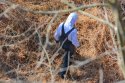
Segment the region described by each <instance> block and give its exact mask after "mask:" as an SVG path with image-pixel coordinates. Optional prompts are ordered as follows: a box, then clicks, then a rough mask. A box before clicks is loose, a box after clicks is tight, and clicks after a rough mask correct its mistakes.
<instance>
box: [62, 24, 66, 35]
mask: <svg viewBox="0 0 125 83" xmlns="http://www.w3.org/2000/svg"><path fill="white" fill-rule="evenodd" d="M62 35H65V31H64V23H63V25H62Z"/></svg>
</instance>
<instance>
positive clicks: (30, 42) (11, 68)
mask: <svg viewBox="0 0 125 83" xmlns="http://www.w3.org/2000/svg"><path fill="white" fill-rule="evenodd" d="M12 1H13V3H14V4H19V5H20V6H21V7H22V6H24V7H27V8H29V9H33V10H60V9H67V8H68V6H67V5H64V4H63V3H61V2H60V1H59V0H53V1H51V0H49V1H46V0H42V1H41V0H30V1H28V0H26V1H25V0H12ZM69 1H70V2H72V0H69ZM74 1H75V2H74V3H75V4H83V3H84V4H90V3H97V2H102V1H101V0H89V1H87V0H85V1H83V0H74ZM41 2H43V3H41ZM46 4H47V5H46ZM7 8H10V5H6V4H2V3H0V10H1V11H0V12H3V11H4V10H6V9H7ZM106 10H107V13H108V19H109V21H110V22H111V23H114V22H113V16H112V13H111V11H110V10H109V9H106ZM85 12H88V13H91V14H93V15H95V16H98V17H100V18H102V19H105V15H104V10H103V8H101V7H94V8H88V9H85ZM68 14H69V13H66V14H59V15H57V16H56V15H55V18H53V16H54V15H40V14H37V15H36V14H32V13H29V12H26V11H24V10H22V9H21V8H19V7H18V6H17V7H16V8H14V9H13V8H12V9H11V10H10V11H9V12H7V13H6V15H2V16H0V72H1V74H0V79H1V80H3V81H4V80H6V82H10V83H12V82H13V83H14V82H15V83H16V81H14V80H12V81H10V80H11V79H12V78H14V79H15V78H16V79H19V80H21V81H22V80H23V81H26V82H29V83H31V82H34V83H35V82H40V81H43V83H49V82H52V81H53V80H52V78H55V79H54V81H55V82H54V83H56V82H57V83H99V82H101V81H100V79H103V83H114V82H117V81H120V80H123V76H122V73H121V71H120V70H119V67H118V64H117V57H116V56H117V55H116V53H115V52H114V45H113V41H112V37H111V32H110V29H109V28H108V26H107V25H104V24H102V23H100V22H99V21H96V20H94V19H92V18H90V17H87V16H84V15H82V14H80V13H79V19H78V22H77V25H76V26H77V30H78V38H79V41H80V48H78V49H77V53H78V54H76V55H75V56H74V61H73V65H75V62H76V63H77V61H79V63H78V64H80V63H84V61H86V63H85V64H84V65H83V64H82V65H81V66H80V67H78V68H74V67H73V68H72V67H71V68H70V72H68V75H67V78H66V79H65V80H64V79H61V78H60V77H59V76H58V72H59V69H60V64H61V60H62V57H61V56H62V55H63V53H64V51H63V50H60V51H59V53H56V54H55V55H56V56H57V57H56V58H55V59H54V62H53V61H51V59H52V57H53V54H54V53H55V51H57V49H58V48H57V47H58V46H57V45H56V44H55V42H54V39H53V34H54V31H55V29H56V28H57V27H58V25H59V24H60V22H62V21H65V19H66V17H67V16H68ZM52 19H53V20H52ZM52 21H53V23H50V22H52ZM49 24H50V27H49ZM51 26H52V27H51ZM48 28H50V29H51V30H50V32H49V34H50V35H49V40H50V41H49V42H47V43H46V39H47V38H46V33H47V29H48ZM45 44H46V45H45ZM44 45H45V46H44ZM49 60H50V61H49ZM87 61H88V62H87ZM50 62H53V63H50ZM78 64H77V65H78ZM75 66H76V65H75ZM100 72H103V73H100ZM52 75H53V77H52ZM23 81H22V82H23Z"/></svg>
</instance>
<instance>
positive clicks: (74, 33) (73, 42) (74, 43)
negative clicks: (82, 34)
mask: <svg viewBox="0 0 125 83" xmlns="http://www.w3.org/2000/svg"><path fill="white" fill-rule="evenodd" d="M72 44H73V45H74V46H75V47H79V46H80V44H79V41H78V38H77V30H76V29H75V30H74V31H73V32H72Z"/></svg>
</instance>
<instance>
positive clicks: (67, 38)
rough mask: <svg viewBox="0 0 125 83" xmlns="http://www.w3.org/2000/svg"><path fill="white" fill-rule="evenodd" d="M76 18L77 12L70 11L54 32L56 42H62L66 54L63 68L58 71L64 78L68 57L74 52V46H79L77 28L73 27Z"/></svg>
mask: <svg viewBox="0 0 125 83" xmlns="http://www.w3.org/2000/svg"><path fill="white" fill-rule="evenodd" d="M77 19H78V15H77V13H75V12H73V13H71V14H70V15H69V16H68V18H67V20H66V21H65V22H62V23H61V24H60V25H59V27H58V28H57V30H56V32H55V34H54V38H55V40H56V42H60V43H61V44H62V48H63V49H64V50H65V51H66V55H65V56H64V58H63V68H64V70H63V71H62V72H60V75H61V77H62V78H64V75H65V73H66V69H67V67H68V63H69V61H68V60H69V59H68V57H69V58H70V57H71V56H72V55H73V54H74V52H75V48H76V47H79V46H80V45H79V42H78V38H77V30H76V28H74V25H75V23H76V21H77Z"/></svg>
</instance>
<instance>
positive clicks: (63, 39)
mask: <svg viewBox="0 0 125 83" xmlns="http://www.w3.org/2000/svg"><path fill="white" fill-rule="evenodd" d="M74 29H75V28H74V27H73V28H72V29H71V30H69V31H68V32H67V33H65V31H64V23H63V25H62V34H61V36H60V38H59V42H60V45H62V48H63V49H68V45H70V44H72V42H71V41H69V40H68V35H69V34H70V33H71V32H72V31H73V30H74Z"/></svg>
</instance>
